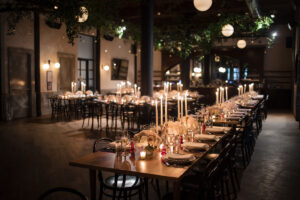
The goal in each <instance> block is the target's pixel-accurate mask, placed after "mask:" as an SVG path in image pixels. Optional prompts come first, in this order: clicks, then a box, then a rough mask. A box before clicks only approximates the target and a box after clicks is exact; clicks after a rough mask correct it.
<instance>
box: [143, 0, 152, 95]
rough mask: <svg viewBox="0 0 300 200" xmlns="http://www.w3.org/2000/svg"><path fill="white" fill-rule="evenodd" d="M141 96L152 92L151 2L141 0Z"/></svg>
mask: <svg viewBox="0 0 300 200" xmlns="http://www.w3.org/2000/svg"><path fill="white" fill-rule="evenodd" d="M141 27H142V37H141V94H142V95H147V96H152V90H153V86H152V83H153V81H152V80H153V0H142V26H141Z"/></svg>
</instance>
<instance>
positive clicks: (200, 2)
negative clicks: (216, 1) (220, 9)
mask: <svg viewBox="0 0 300 200" xmlns="http://www.w3.org/2000/svg"><path fill="white" fill-rule="evenodd" d="M211 5H212V0H194V6H195V8H196V9H197V10H199V11H201V12H204V11H207V10H208V9H210V7H211Z"/></svg>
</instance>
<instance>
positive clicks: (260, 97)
mask: <svg viewBox="0 0 300 200" xmlns="http://www.w3.org/2000/svg"><path fill="white" fill-rule="evenodd" d="M263 98H264V95H263V94H262V95H257V96H255V97H252V99H263Z"/></svg>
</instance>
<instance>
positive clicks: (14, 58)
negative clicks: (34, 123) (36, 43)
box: [6, 48, 34, 120]
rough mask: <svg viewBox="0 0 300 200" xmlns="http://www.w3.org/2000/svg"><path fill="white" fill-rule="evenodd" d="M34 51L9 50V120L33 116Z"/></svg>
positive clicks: (7, 111) (7, 110)
mask: <svg viewBox="0 0 300 200" xmlns="http://www.w3.org/2000/svg"><path fill="white" fill-rule="evenodd" d="M33 80H34V70H33V51H32V50H29V49H22V48H8V83H9V84H8V85H9V101H8V102H7V108H6V114H7V119H9V120H10V119H18V118H24V117H31V116H32V114H33V106H32V105H33V101H34V100H33V99H34V94H33V88H34V81H33Z"/></svg>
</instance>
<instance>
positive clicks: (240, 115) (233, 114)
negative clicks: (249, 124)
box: [230, 113, 244, 117]
mask: <svg viewBox="0 0 300 200" xmlns="http://www.w3.org/2000/svg"><path fill="white" fill-rule="evenodd" d="M243 116H244V114H242V113H232V114H230V117H243Z"/></svg>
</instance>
